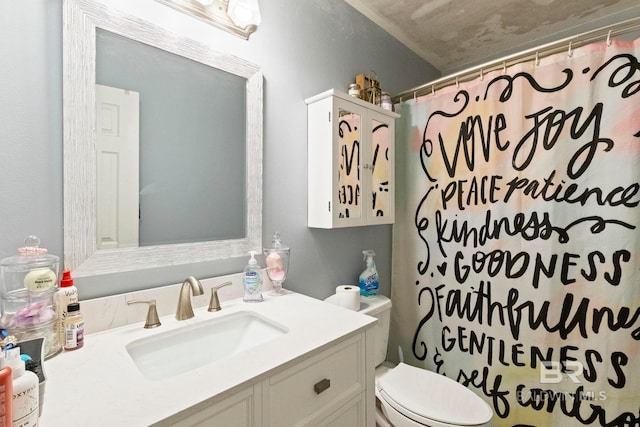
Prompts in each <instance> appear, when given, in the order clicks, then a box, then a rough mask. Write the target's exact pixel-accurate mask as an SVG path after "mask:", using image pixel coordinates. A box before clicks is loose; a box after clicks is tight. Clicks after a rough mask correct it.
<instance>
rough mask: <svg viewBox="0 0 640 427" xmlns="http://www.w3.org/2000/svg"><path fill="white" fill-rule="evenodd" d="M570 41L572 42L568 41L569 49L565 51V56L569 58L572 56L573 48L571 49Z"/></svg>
mask: <svg viewBox="0 0 640 427" xmlns="http://www.w3.org/2000/svg"><path fill="white" fill-rule="evenodd" d="M571 43H572V42H569V51H568V52H567V56H568V57H569V58H571V57H572V56H573V50H571Z"/></svg>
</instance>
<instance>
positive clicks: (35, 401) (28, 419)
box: [7, 347, 40, 427]
mask: <svg viewBox="0 0 640 427" xmlns="http://www.w3.org/2000/svg"><path fill="white" fill-rule="evenodd" d="M7 357H8V360H7V361H8V363H9V366H10V367H11V372H12V374H13V399H12V402H13V427H33V426H37V425H38V416H39V411H38V408H39V400H40V392H39V383H40V380H39V378H38V376H37V375H36V374H34V373H33V372H31V371H27V370H25V368H24V362H23V361H22V359H21V358H20V347H15V348H12V349H11V350H9V351H8V352H7Z"/></svg>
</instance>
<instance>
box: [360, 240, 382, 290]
mask: <svg viewBox="0 0 640 427" xmlns="http://www.w3.org/2000/svg"><path fill="white" fill-rule="evenodd" d="M362 253H363V254H364V259H365V261H366V262H367V268H366V269H365V270H364V271H363V272H362V274H360V295H362V296H364V297H374V296H376V295H378V287H379V286H380V280H379V278H378V271H377V270H376V263H375V262H374V261H373V257H374V256H375V254H376V253H375V252H373V251H372V250H370V249H369V250H366V251H362Z"/></svg>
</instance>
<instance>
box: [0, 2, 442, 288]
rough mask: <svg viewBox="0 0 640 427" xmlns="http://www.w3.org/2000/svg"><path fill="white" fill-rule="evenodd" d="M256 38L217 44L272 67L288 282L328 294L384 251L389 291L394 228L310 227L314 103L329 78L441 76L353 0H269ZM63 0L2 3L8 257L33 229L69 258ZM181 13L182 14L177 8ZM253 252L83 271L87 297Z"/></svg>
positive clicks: (267, 127)
mask: <svg viewBox="0 0 640 427" xmlns="http://www.w3.org/2000/svg"><path fill="white" fill-rule="evenodd" d="M260 6H261V11H262V24H261V25H260V28H259V29H258V31H257V32H256V33H255V34H253V35H252V36H251V39H250V40H249V41H245V40H242V39H240V38H238V37H235V36H233V35H230V34H227V33H225V32H222V31H218V30H215V29H212V30H211V34H212V40H211V44H212V46H213V47H214V48H215V49H217V50H220V51H225V52H229V53H232V54H234V55H236V56H239V57H242V58H244V59H247V60H249V61H251V62H253V63H256V64H258V65H259V66H260V67H262V70H263V73H264V78H265V103H264V113H265V122H264V187H263V188H264V195H263V197H264V216H263V229H264V233H263V239H264V243H265V245H267V244H269V243H270V241H271V234H272V232H273V231H276V230H277V231H280V233H281V234H282V237H283V240H284V242H285V243H287V244H288V245H289V246H291V248H292V255H291V267H290V275H289V278H288V279H287V282H286V283H285V287H286V288H289V289H293V290H295V291H299V292H302V293H305V294H307V295H311V296H314V297H319V298H322V297H326V296H328V295H330V294H332V293H333V290H334V288H335V286H336V285H337V284H341V283H353V282H355V281H356V280H357V277H358V275H359V274H360V272H361V271H362V270H363V269H364V264H363V261H362V254H361V251H362V250H363V249H373V250H375V251H376V253H377V254H378V256H377V257H376V258H377V259H376V261H377V264H378V270H379V273H380V275H381V291H382V293H384V294H386V295H389V292H390V278H391V230H392V227H391V226H374V227H364V228H351V229H340V230H316V229H309V228H307V226H306V209H307V208H306V206H307V205H306V198H307V190H306V183H307V180H306V171H307V167H306V153H307V151H306V105H305V103H304V99H305V98H306V97H309V96H312V95H315V94H317V93H319V92H322V91H325V90H327V89H330V88H336V89H342V90H346V88H347V87H348V84H349V83H351V82H353V80H354V77H355V75H356V74H358V73H362V72H369V71H371V70H373V71H375V73H376V74H377V76H378V78H379V80H380V81H381V83H382V86H383V89H384V90H386V91H388V92H390V93H391V94H394V93H397V92H400V91H402V90H404V89H407V88H410V87H414V86H416V85H419V84H421V83H424V82H427V81H430V80H432V79H434V78H436V77H438V76H439V73H438V71H437V70H435V69H434V68H433V67H432V66H431V65H430V64H428V63H426V62H424V61H423V60H422V59H420V58H419V57H418V56H416V55H415V54H413V53H412V52H410V51H409V50H408V49H407V48H405V47H404V46H402V45H401V44H400V43H399V42H397V41H396V40H395V39H393V38H392V37H391V36H389V35H388V34H387V33H386V32H384V31H383V30H382V29H380V28H379V27H377V26H375V25H374V24H373V23H371V22H370V21H369V20H368V19H366V18H365V17H363V16H362V15H360V14H359V13H357V12H356V11H355V10H353V9H352V8H351V7H350V6H348V5H347V4H346V3H345V2H344V1H342V0H305V1H299V0H268V1H262V2H261V4H260ZM61 11H62V1H61V0H22V1H2V2H0V53H1V55H2V57H1V58H2V59H1V61H2V67H0V99H1V100H2V102H1V103H0V146H1V147H2V156H1V157H0V176H1V179H0V183H1V184H0V185H2V193H1V194H2V197H3V200H2V203H0V257H1V258H4V257H7V256H10V255H13V254H14V253H15V251H16V249H17V248H18V247H19V246H21V245H22V242H23V239H24V237H25V236H27V235H28V234H37V235H38V236H40V238H41V240H42V245H43V246H44V247H47V248H48V249H49V251H50V253H53V254H56V255H59V256H61V257H62V253H63V230H62V226H63V221H62V59H61V55H62V35H61V33H62V18H61V16H62V12H61ZM176 13H177V12H176ZM245 263H246V259H245V258H242V259H232V260H226V261H219V262H213V263H202V264H197V265H188V266H182V267H172V268H166V269H155V270H150V271H149V270H147V271H139V272H133V273H127V274H114V275H104V276H98V277H93V278H83V279H78V280H76V285H77V286H78V288H79V293H80V298H81V299H87V298H93V297H98V296H104V295H109V294H114V293H120V292H126V291H131V290H137V289H144V288H149V287H154V286H160V285H166V284H173V283H177V282H180V281H182V280H183V279H184V277H186V276H187V275H195V276H197V277H200V278H204V277H210V276H215V275H220V274H229V273H235V272H239V271H241V269H242V267H243V266H244V264H245Z"/></svg>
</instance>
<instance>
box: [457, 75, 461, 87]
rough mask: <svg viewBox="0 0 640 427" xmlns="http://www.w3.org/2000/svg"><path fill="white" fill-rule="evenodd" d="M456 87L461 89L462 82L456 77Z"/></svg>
mask: <svg viewBox="0 0 640 427" xmlns="http://www.w3.org/2000/svg"><path fill="white" fill-rule="evenodd" d="M456 87H457V88H459V87H460V82H459V81H458V76H456Z"/></svg>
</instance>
